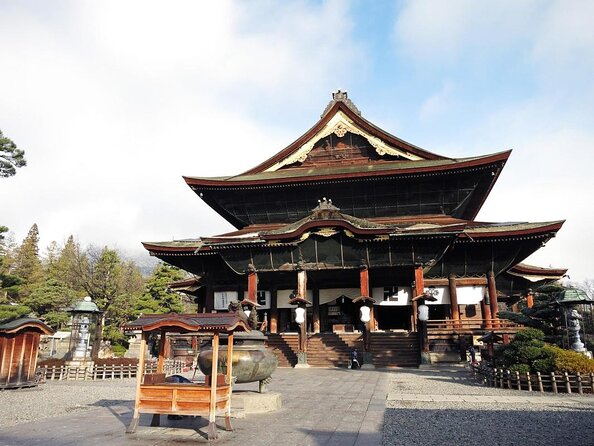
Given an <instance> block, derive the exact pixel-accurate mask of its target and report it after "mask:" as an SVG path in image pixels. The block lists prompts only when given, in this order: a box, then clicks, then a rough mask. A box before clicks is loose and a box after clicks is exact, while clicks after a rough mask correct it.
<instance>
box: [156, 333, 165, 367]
mask: <svg viewBox="0 0 594 446" xmlns="http://www.w3.org/2000/svg"><path fill="white" fill-rule="evenodd" d="M166 339H167V332H166V331H165V329H162V330H161V339H159V359H158V360H157V373H163V365H164V363H165V340H166Z"/></svg>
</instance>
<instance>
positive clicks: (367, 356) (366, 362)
mask: <svg viewBox="0 0 594 446" xmlns="http://www.w3.org/2000/svg"><path fill="white" fill-rule="evenodd" d="M361 368H362V369H375V366H374V365H373V354H372V353H371V352H363V365H362V366H361Z"/></svg>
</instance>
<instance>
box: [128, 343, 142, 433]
mask: <svg viewBox="0 0 594 446" xmlns="http://www.w3.org/2000/svg"><path fill="white" fill-rule="evenodd" d="M145 351H146V334H145V333H144V332H142V335H141V337H140V354H139V355H138V369H137V370H136V398H135V400H134V414H133V415H132V421H130V424H129V425H128V429H126V433H127V434H132V433H134V432H135V431H136V427H137V426H138V420H139V419H140V412H139V410H138V409H139V406H140V386H141V384H142V380H143V378H144V354H145Z"/></svg>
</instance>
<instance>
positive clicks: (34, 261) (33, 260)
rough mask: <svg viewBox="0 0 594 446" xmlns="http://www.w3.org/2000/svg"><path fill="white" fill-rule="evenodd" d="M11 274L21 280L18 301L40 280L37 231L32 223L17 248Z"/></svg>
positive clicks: (40, 269) (40, 270)
mask: <svg viewBox="0 0 594 446" xmlns="http://www.w3.org/2000/svg"><path fill="white" fill-rule="evenodd" d="M13 274H14V275H15V276H17V277H18V278H19V279H21V280H22V285H21V286H20V288H19V290H18V299H19V300H20V299H23V298H24V297H26V296H28V295H29V294H30V293H31V290H32V289H33V288H34V287H35V285H36V284H37V282H39V281H40V280H41V278H42V268H41V260H40V259H39V229H38V228H37V224H36V223H34V224H33V226H31V229H29V233H28V234H27V236H26V237H25V239H24V240H23V243H22V244H21V246H19V247H18V248H17V251H16V254H15V259H14V264H13Z"/></svg>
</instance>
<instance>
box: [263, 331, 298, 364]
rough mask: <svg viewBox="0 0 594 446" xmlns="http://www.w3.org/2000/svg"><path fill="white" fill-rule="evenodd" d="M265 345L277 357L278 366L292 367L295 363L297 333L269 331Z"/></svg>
mask: <svg viewBox="0 0 594 446" xmlns="http://www.w3.org/2000/svg"><path fill="white" fill-rule="evenodd" d="M267 336H268V340H267V341H266V347H268V348H270V349H271V350H272V351H273V352H274V353H275V354H276V357H277V358H278V366H279V367H293V366H294V365H295V364H297V350H298V348H299V337H298V335H297V333H280V334H275V333H269V334H268V335H267Z"/></svg>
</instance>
